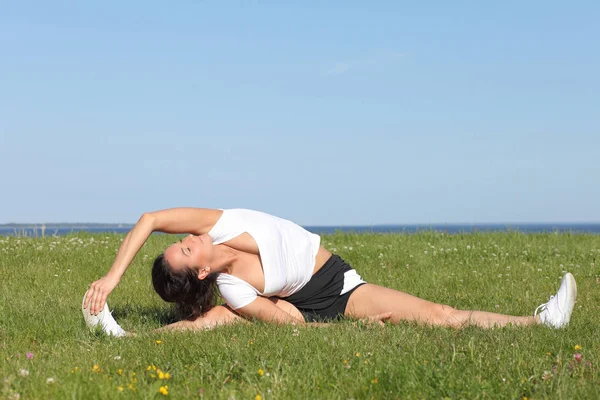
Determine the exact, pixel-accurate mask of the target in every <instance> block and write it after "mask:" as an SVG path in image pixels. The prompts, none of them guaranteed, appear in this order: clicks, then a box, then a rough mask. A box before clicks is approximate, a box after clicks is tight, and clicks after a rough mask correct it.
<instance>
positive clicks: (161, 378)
mask: <svg viewBox="0 0 600 400" xmlns="http://www.w3.org/2000/svg"><path fill="white" fill-rule="evenodd" d="M158 379H160V380H163V379H165V373H164V372H162V371H160V372H159V373H158Z"/></svg>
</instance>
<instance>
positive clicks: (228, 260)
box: [210, 244, 240, 273]
mask: <svg viewBox="0 0 600 400" xmlns="http://www.w3.org/2000/svg"><path fill="white" fill-rule="evenodd" d="M239 257H240V254H239V252H238V251H237V250H235V249H232V248H231V247H229V246H227V245H224V244H219V245H216V246H214V247H213V262H212V265H211V266H210V272H211V273H221V272H224V273H230V272H231V267H232V265H233V264H234V262H235V261H236V260H238V259H239Z"/></svg>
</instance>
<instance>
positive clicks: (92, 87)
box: [0, 0, 600, 225]
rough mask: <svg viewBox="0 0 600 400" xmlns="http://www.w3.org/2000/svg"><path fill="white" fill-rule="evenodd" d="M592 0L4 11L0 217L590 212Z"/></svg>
mask: <svg viewBox="0 0 600 400" xmlns="http://www.w3.org/2000/svg"><path fill="white" fill-rule="evenodd" d="M599 20H600V5H599V3H597V2H592V1H589V2H553V1H543V2H542V1H531V2H521V1H519V2H517V1H506V2H494V3H493V4H492V2H473V1H471V2H463V1H455V2H441V1H440V2H429V3H426V2H420V3H418V4H409V3H408V2H398V1H378V2H364V1H330V2H322V1H319V2H316V1H305V2H284V1H259V0H256V1H249V0H246V1H238V2H234V1H230V2H221V1H212V0H207V1H202V2H200V1H178V2H164V1H143V2H142V1H127V2H116V1H103V2H60V1H56V2H42V1H36V2H30V1H23V2H3V3H0V162H1V168H2V173H1V174H0V176H1V177H2V185H1V187H2V193H1V195H0V223H6V222H22V223H25V222H64V221H66V222H83V221H86V222H90V221H91V222H135V221H136V220H137V218H138V217H139V215H140V214H141V213H142V212H144V211H151V210H156V209H161V208H169V207H178V206H197V207H214V208H230V207H243V208H253V209H258V210H262V211H266V212H269V213H272V214H275V215H278V216H281V217H285V218H288V219H292V220H294V221H296V222H298V223H300V224H304V225H352V224H385V223H400V224H403V223H424V224H428V223H485V222H599V221H600V185H599V184H598V182H599V177H600V160H599V155H600V112H599V110H600V96H599V93H600V74H598V71H600V52H599V51H598V43H599V40H600V24H598V21H599Z"/></svg>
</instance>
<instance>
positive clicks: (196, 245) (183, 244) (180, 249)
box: [165, 234, 213, 271]
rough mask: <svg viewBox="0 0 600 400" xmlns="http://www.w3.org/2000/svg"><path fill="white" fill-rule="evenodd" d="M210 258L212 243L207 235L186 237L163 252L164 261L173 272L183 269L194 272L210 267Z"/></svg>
mask: <svg viewBox="0 0 600 400" xmlns="http://www.w3.org/2000/svg"><path fill="white" fill-rule="evenodd" d="M212 256H213V243H212V240H211V237H210V236H209V235H208V234H203V235H200V236H195V235H188V236H187V237H185V238H183V239H181V240H180V241H179V242H176V243H173V244H172V245H171V246H169V247H168V248H167V249H166V250H165V259H166V260H167V262H168V263H169V265H170V266H171V268H173V270H174V271H180V270H182V269H184V268H185V267H189V268H191V269H193V270H194V271H199V270H200V269H203V268H205V267H210V265H211V263H212Z"/></svg>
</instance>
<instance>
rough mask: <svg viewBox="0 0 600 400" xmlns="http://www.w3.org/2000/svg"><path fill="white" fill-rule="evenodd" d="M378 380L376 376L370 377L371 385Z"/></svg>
mask: <svg viewBox="0 0 600 400" xmlns="http://www.w3.org/2000/svg"><path fill="white" fill-rule="evenodd" d="M378 381H379V380H378V379H377V377H375V378H373V379H371V383H372V384H373V385H375V384H377V382H378Z"/></svg>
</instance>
